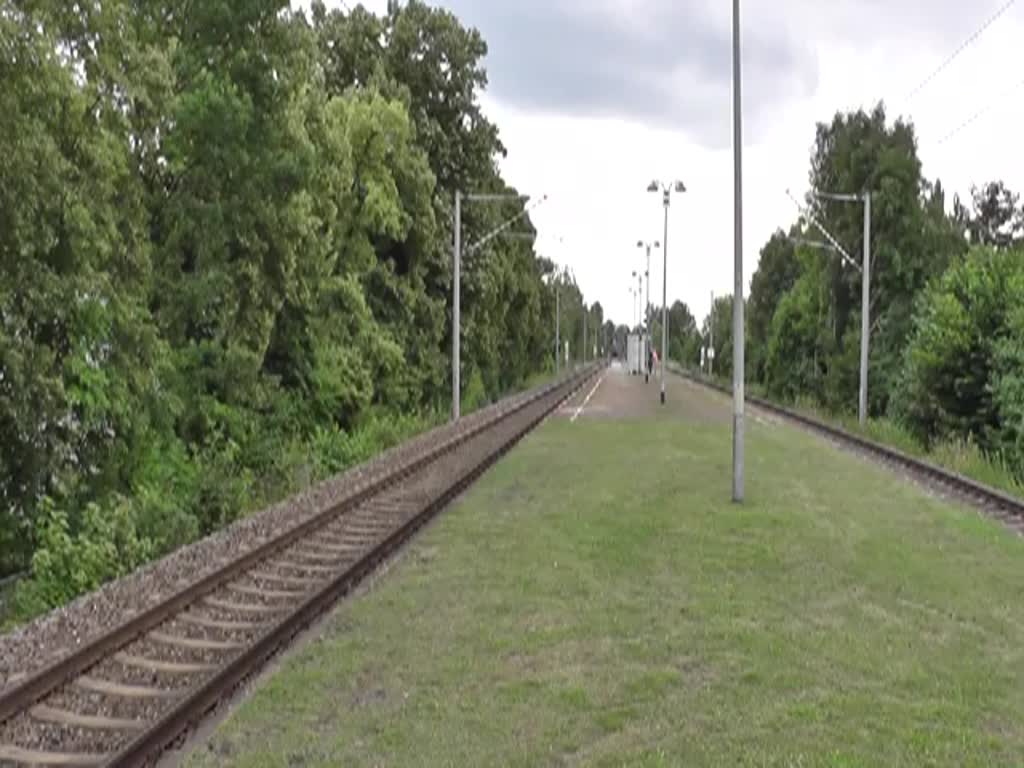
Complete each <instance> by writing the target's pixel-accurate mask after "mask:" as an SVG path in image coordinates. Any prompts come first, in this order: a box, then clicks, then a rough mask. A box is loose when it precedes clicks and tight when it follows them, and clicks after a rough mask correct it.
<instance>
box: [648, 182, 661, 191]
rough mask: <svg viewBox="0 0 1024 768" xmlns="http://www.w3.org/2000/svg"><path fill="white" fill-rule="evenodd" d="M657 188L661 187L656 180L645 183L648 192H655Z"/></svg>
mask: <svg viewBox="0 0 1024 768" xmlns="http://www.w3.org/2000/svg"><path fill="white" fill-rule="evenodd" d="M659 189H661V185H660V184H658V182H656V181H652V182H651V183H650V184H648V185H647V191H648V192H657V191H658V190H659Z"/></svg>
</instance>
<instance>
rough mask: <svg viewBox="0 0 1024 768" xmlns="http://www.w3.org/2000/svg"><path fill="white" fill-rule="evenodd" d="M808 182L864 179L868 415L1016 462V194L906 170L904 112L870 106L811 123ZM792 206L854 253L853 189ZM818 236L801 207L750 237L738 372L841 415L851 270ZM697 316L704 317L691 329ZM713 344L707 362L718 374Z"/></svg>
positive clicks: (1021, 416) (912, 164)
mask: <svg viewBox="0 0 1024 768" xmlns="http://www.w3.org/2000/svg"><path fill="white" fill-rule="evenodd" d="M810 183H811V187H812V189H814V190H818V191H821V192H841V193H860V192H862V191H865V190H867V191H870V192H871V197H872V227H871V238H872V241H871V246H872V271H871V309H870V311H871V323H870V328H871V337H870V375H869V395H870V401H869V408H870V412H871V413H870V415H871V416H872V417H877V418H888V419H891V420H892V421H893V422H894V427H895V428H896V429H898V430H906V431H907V432H908V433H909V434H910V435H912V436H913V438H914V439H915V440H917V441H918V442H919V443H920V444H921V445H922V446H923V447H925V448H927V447H932V446H941V445H963V446H968V448H970V446H976V447H977V448H979V449H980V450H981V451H983V452H984V453H985V454H987V455H988V456H989V458H990V459H991V460H993V461H995V462H996V464H1004V465H1006V466H1008V467H1010V468H1011V469H1012V470H1013V471H1015V472H1017V473H1018V476H1020V477H1024V346H1022V340H1024V312H1022V310H1021V308H1020V306H1019V305H1020V301H1019V297H1020V296H1021V295H1024V294H1022V291H1024V208H1021V206H1020V201H1019V198H1018V196H1017V195H1015V194H1014V193H1012V192H1011V191H1009V190H1008V189H1006V187H1005V185H1003V184H1002V183H1000V182H993V183H989V184H985V185H983V186H982V187H980V188H975V189H974V190H973V195H972V197H973V199H972V200H971V202H970V204H969V205H964V204H963V203H961V201H960V200H959V199H955V200H954V201H953V203H952V205H951V206H947V203H946V199H945V193H944V191H943V188H942V184H941V183H940V182H935V183H932V182H929V181H928V180H926V179H925V178H924V176H923V175H922V171H921V164H920V162H919V160H918V158H917V142H916V138H915V135H914V131H913V127H912V126H911V125H909V124H907V123H905V122H902V121H896V122H895V123H889V122H887V120H886V117H885V112H884V110H883V108H882V107H881V106H879V107H877V108H876V109H875V110H874V111H872V112H871V113H870V114H868V113H864V112H855V113H851V114H838V115H836V117H835V118H834V120H833V121H832V122H831V123H830V124H820V125H818V128H817V133H816V141H815V145H814V149H813V151H812V155H811V168H810ZM808 206H809V207H811V208H812V209H813V211H814V215H815V217H816V218H817V219H818V221H819V222H820V223H821V224H822V225H823V226H824V227H825V228H826V229H827V230H828V232H829V233H831V235H833V236H834V237H835V238H836V240H837V241H838V242H839V243H840V244H842V245H843V246H844V248H845V249H846V250H847V251H848V252H849V253H850V254H851V255H853V256H855V257H856V260H857V262H858V263H859V262H860V261H861V259H860V254H861V253H862V250H863V237H864V229H863V227H864V224H863V206H862V204H861V203H856V204H853V203H849V202H842V201H835V200H828V199H823V198H817V199H810V198H809V199H808ZM822 239H823V236H822V234H821V233H820V231H819V230H818V229H817V228H816V227H815V226H814V225H813V224H811V223H810V222H809V221H808V220H807V218H806V217H805V218H804V219H802V220H801V221H800V223H798V224H797V225H795V226H792V227H790V228H789V229H788V231H783V230H781V229H780V230H779V231H777V232H776V233H775V234H774V235H773V236H772V238H771V239H770V240H769V241H768V243H766V244H765V246H764V247H763V249H762V251H761V259H760V263H759V265H758V269H757V272H756V273H755V274H754V276H753V281H752V284H751V293H750V298H749V300H748V303H747V313H746V318H747V344H748V347H747V359H748V361H749V362H748V368H747V376H748V378H749V379H750V381H751V382H753V383H755V384H757V385H760V386H763V387H764V388H765V390H767V392H768V393H769V394H770V395H772V396H775V397H779V398H782V399H784V400H789V401H794V400H802V401H809V402H811V403H813V404H814V405H816V406H818V407H822V408H824V409H825V410H827V411H830V412H833V413H840V414H842V413H849V412H851V411H852V410H855V408H856V403H857V391H858V371H859V360H860V358H859V349H860V305H861V274H860V272H859V271H858V270H857V269H855V268H851V266H849V265H846V264H844V263H843V260H842V258H841V257H840V255H839V254H838V253H837V252H835V251H834V250H823V249H819V248H815V247H814V246H812V245H809V244H808V240H822ZM722 301H723V303H724V301H725V300H722ZM730 304H731V300H730ZM720 314H723V312H722V311H720V309H719V307H718V305H717V303H716V307H715V311H714V312H713V314H712V318H711V323H712V324H713V325H714V328H715V334H716V338H715V346H716V348H717V349H720V347H719V338H721V339H722V342H721V343H722V344H727V343H728V344H731V337H727V336H721V337H720V334H721V329H723V324H722V322H721V321H720V320H719V319H718V318H719V315H720ZM725 328H726V329H727V328H729V326H728V325H725ZM708 330H709V326H708V321H705V328H704V337H705V340H706V338H707V335H708ZM705 343H706V342H705ZM721 354H722V352H721V351H719V357H718V358H716V372H719V373H726V367H727V366H726V365H720V363H725V362H726V361H725V360H723V359H722V357H721ZM728 362H731V361H728Z"/></svg>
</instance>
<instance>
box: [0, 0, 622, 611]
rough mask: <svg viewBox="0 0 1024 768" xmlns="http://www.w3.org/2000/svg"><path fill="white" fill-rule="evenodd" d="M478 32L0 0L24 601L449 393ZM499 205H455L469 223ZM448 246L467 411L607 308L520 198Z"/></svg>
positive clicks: (487, 147)
mask: <svg viewBox="0 0 1024 768" xmlns="http://www.w3.org/2000/svg"><path fill="white" fill-rule="evenodd" d="M486 52H487V46H486V43H485V41H484V40H483V39H482V37H481V36H480V34H479V33H478V32H477V31H476V30H473V29H469V28H466V27H464V26H463V25H462V24H460V22H459V20H458V19H457V18H456V17H455V16H454V15H452V14H451V13H449V12H447V11H444V10H440V9H435V8H431V7H429V6H427V5H426V4H425V3H423V2H420V1H419V0H411V1H410V2H408V3H406V4H404V5H399V4H398V3H394V2H393V3H390V4H389V8H388V10H387V12H386V13H384V14H382V15H374V14H372V13H369V12H368V11H366V10H365V9H363V8H362V7H357V8H356V9H355V10H353V11H351V12H347V11H346V12H342V11H338V10H328V9H326V8H325V7H324V5H323V4H322V3H319V2H317V3H314V4H313V6H312V9H311V12H310V13H309V14H305V13H302V12H294V11H292V10H291V9H290V6H289V3H288V2H287V0H232V1H231V2H228V0H204V2H201V3H193V2H189V1H188V0H102V1H101V0H80V1H79V2H76V3H66V2H63V0H21V1H20V2H15V3H12V2H3V3H0V82H3V88H2V89H0V115H2V116H3V117H2V118H0V572H2V573H9V572H14V571H19V570H22V569H26V568H31V577H30V578H29V579H28V580H27V581H26V582H23V583H22V585H21V586H20V587H19V592H18V595H17V604H18V611H19V612H20V614H22V615H30V614H32V613H35V612H37V611H39V610H43V609H45V608H46V607H49V606H53V605H57V604H59V603H62V602H64V601H66V600H67V599H69V598H71V597H72V596H74V595H76V594H78V593H80V592H83V591H85V590H88V589H91V588H94V587H95V586H97V585H98V584H99V583H100V582H102V581H103V580H105V579H108V578H111V577H114V576H117V575H120V574H123V573H125V572H127V571H129V570H131V569H133V568H135V567H136V566H137V565H139V564H140V563H142V562H144V561H146V560H148V559H150V558H153V557H156V556H159V555H161V554H163V553H166V552H169V551H171V550H173V549H175V548H176V547H178V546H180V545H182V544H184V543H186V542H189V541H192V540H194V539H196V538H197V537H199V536H201V535H204V534H206V533H209V532H211V531H213V530H215V529H217V528H219V527H221V526H223V525H224V524H226V523H228V522H230V521H231V520H233V519H235V518H237V517H238V516H239V515H241V514H243V513H244V512H246V511H248V510H251V509H253V508H256V507H258V506H260V505H263V504H265V503H267V502H268V501H270V500H273V499H276V498H278V497H280V496H282V495H283V494H285V493H287V492H288V491H291V490H294V489H295V488H297V487H299V486H301V485H304V484H306V483H308V482H310V481H311V480H314V479H316V478H320V477H324V476H326V475H329V474H331V473H333V472H336V471H338V470H340V469H343V468H345V467H347V466H349V465H351V464H352V463H354V462H358V461H360V460H362V459H365V458H367V457H368V456H369V455H370V454H372V453H373V452H375V451H377V450H379V449H380V448H381V447H383V446H385V445H388V444H390V443H393V442H395V441H397V440H399V439H401V438H402V437H403V436H405V435H407V434H409V433H411V432H413V431H416V430H419V429H422V428H424V427H425V426H428V425H430V424H433V423H435V422H436V421H438V420H439V419H441V418H444V415H445V413H446V409H447V407H448V403H449V402H450V391H449V387H450V381H451V377H450V362H449V361H450V349H451V338H450V328H451V306H450V304H451V302H450V300H449V297H450V295H451V289H452V269H451V245H450V244H451V242H452V235H453V232H452V218H453V215H452V214H453V198H454V193H455V190H457V189H458V190H463V191H473V192H508V191H514V190H511V189H510V188H509V186H508V185H507V184H506V182H505V181H504V179H503V178H502V176H501V174H500V172H499V168H498V161H499V159H500V158H501V157H502V156H503V155H504V152H505V149H504V147H503V146H502V143H501V140H500V137H499V133H498V130H497V127H496V126H495V125H494V124H492V123H491V122H490V121H489V120H488V119H487V117H486V116H485V115H484V114H483V113H482V111H481V108H480V105H479V101H478V97H479V94H480V93H481V91H482V90H483V89H484V88H485V87H486V85H487V76H486V71H485V69H484V66H483V60H484V57H485V55H486ZM521 213H523V207H522V203H520V202H516V201H512V202H503V203H500V204H487V205H474V206H469V207H467V208H466V210H465V212H464V218H463V233H462V236H463V241H464V242H466V243H471V242H473V241H474V240H476V239H478V238H479V237H481V236H482V235H483V234H485V233H487V232H489V231H490V230H492V229H494V228H495V227H497V226H499V225H500V224H502V223H503V222H505V221H507V220H509V219H510V218H513V217H515V216H517V215H519V214H521ZM517 231H518V234H519V235H520V236H519V237H507V238H503V237H499V238H497V239H495V240H493V241H492V242H490V243H489V244H488V245H487V246H486V247H484V248H481V249H480V250H478V251H476V252H474V253H472V254H471V255H468V256H467V257H466V259H465V263H464V265H463V275H462V280H463V285H462V328H463V338H462V348H463V352H462V361H463V366H464V370H463V375H462V381H463V383H464V391H463V393H462V397H463V401H464V407H465V408H467V409H471V408H473V407H476V406H479V405H481V404H483V403H486V402H488V401H490V400H492V399H494V398H496V397H497V396H499V395H500V394H502V393H505V392H508V391H510V390H512V389H514V388H516V387H519V386H522V385H523V384H524V382H526V381H528V380H530V378H531V377H533V376H535V375H537V374H538V373H540V372H543V371H547V370H550V369H551V367H552V364H553V358H554V326H555V321H554V313H555V291H556V290H557V291H559V292H560V301H561V305H562V308H563V315H562V338H563V339H570V340H571V341H572V347H571V348H572V353H573V355H574V357H578V356H579V355H580V353H581V351H582V350H581V347H582V341H579V342H577V341H576V340H577V339H581V338H582V330H583V324H584V323H585V322H586V323H590V326H589V327H590V329H591V332H592V333H595V334H596V332H597V329H599V328H601V327H602V324H603V322H604V318H603V313H602V311H601V308H600V305H594V306H593V307H588V306H587V305H586V304H585V303H584V302H583V297H582V295H581V292H580V290H579V288H578V286H577V285H576V284H575V281H574V279H573V278H572V276H571V275H570V274H569V273H567V272H566V271H564V270H560V269H558V268H557V267H556V265H554V264H553V263H552V262H550V261H548V260H546V259H542V258H539V257H538V255H537V254H536V252H535V250H534V247H533V242H532V240H530V239H529V238H526V239H524V238H523V237H522V236H521V235H522V234H523V233H524V232H525V233H527V234H530V233H532V232H533V229H532V226H531V225H530V223H529V217H528V216H525V217H524V218H523V219H522V222H521V226H520V227H519V229H518V230H517Z"/></svg>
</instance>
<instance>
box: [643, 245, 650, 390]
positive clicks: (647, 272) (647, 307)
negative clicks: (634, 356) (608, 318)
mask: <svg viewBox="0 0 1024 768" xmlns="http://www.w3.org/2000/svg"><path fill="white" fill-rule="evenodd" d="M644 277H646V278H647V299H646V301H644V338H645V339H647V349H648V350H650V348H651V244H650V243H647V266H646V267H645V268H644ZM648 354H650V353H649V352H648ZM649 376H650V372H645V373H644V383H645V384H646V383H647V378H648V377H649Z"/></svg>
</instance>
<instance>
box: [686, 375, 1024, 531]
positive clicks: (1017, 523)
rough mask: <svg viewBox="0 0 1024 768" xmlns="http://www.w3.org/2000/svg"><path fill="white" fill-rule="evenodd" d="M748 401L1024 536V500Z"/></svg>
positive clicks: (785, 411)
mask: <svg viewBox="0 0 1024 768" xmlns="http://www.w3.org/2000/svg"><path fill="white" fill-rule="evenodd" d="M674 373H676V374H677V375H680V376H682V377H683V378H685V379H688V380H690V381H692V382H695V383H697V384H700V385H702V386H705V387H708V388H710V389H714V390H717V391H719V392H722V393H724V394H730V395H731V394H732V390H731V389H729V388H728V387H725V386H722V385H721V384H719V383H718V382H715V381H709V380H708V379H706V378H704V377H698V376H695V375H693V374H691V373H688V372H684V371H682V370H680V369H675V370H674ZM746 401H747V402H748V403H750V404H751V405H754V406H756V407H758V408H760V409H761V410H763V411H766V412H768V413H771V414H774V415H776V416H779V417H782V418H783V419H786V420H789V421H792V422H795V423H797V424H799V425H800V426H802V427H804V428H805V429H809V430H811V431H812V432H816V433H818V434H820V435H823V436H825V437H827V438H829V439H831V440H834V441H835V442H836V443H839V444H840V445H843V446H846V447H848V448H852V449H854V450H856V451H859V452H861V453H863V454H865V455H867V456H870V457H871V458H873V459H876V460H879V461H882V462H884V463H886V464H888V465H890V466H893V467H896V468H899V469H901V470H903V471H905V472H907V473H908V474H909V475H911V476H913V477H916V478H918V479H920V480H922V481H923V482H925V483H926V484H928V485H929V486H931V487H934V488H937V489H939V490H942V491H945V492H949V493H951V494H953V495H955V496H956V497H958V498H960V499H963V500H964V501H966V502H969V503H970V504H973V505H974V506H976V507H979V508H981V509H983V510H984V511H985V512H986V513H988V514H990V515H991V516H993V517H995V518H997V519H999V520H1000V521H1002V522H1003V523H1005V524H1006V525H1007V526H1008V527H1009V528H1010V529H1012V530H1013V531H1015V532H1016V533H1018V534H1021V535H1024V499H1019V498H1017V497H1015V496H1011V495H1010V494H1008V493H1005V492H1003V491H1001V490H999V489H998V488H992V487H991V486H988V485H985V484H984V483H979V482H978V481H976V480H972V479H971V478H969V477H965V476H963V475H961V474H958V473H957V472H953V471H952V470H948V469H945V468H944V467H940V466H938V465H936V464H932V463H931V462H928V461H924V460H923V459H919V458H917V457H915V456H911V455H909V454H907V453H904V452H903V451H900V450H898V449H896V448H893V447H891V446H888V445H883V444H882V443H877V442H875V441H874V440H869V439H867V438H866V437H861V436H860V435H856V434H853V433H851V432H847V431H846V430H844V429H840V428H838V427H835V426H832V425H831V424H827V423H825V422H823V421H819V420H818V419H815V418H812V417H810V416H807V415H806V414H803V413H800V412H799V411H794V410H792V409H790V408H786V407H784V406H781V405H778V404H777V403H773V402H771V401H770V400H765V399H763V398H760V397H753V396H751V395H747V396H746Z"/></svg>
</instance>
